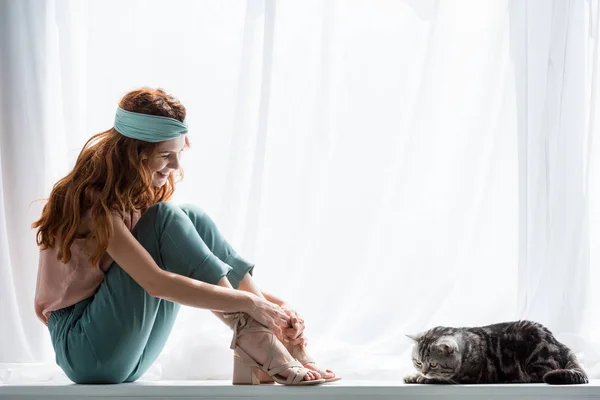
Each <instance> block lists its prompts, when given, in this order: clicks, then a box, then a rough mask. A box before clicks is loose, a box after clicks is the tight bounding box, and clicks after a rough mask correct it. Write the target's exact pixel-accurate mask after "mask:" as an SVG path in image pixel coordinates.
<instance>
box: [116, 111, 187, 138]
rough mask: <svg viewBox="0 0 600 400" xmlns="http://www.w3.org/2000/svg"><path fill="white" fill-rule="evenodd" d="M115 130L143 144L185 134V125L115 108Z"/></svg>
mask: <svg viewBox="0 0 600 400" xmlns="http://www.w3.org/2000/svg"><path fill="white" fill-rule="evenodd" d="M115 129H116V130H117V132H119V133H120V134H121V135H123V136H127V137H129V138H132V139H138V140H141V141H143V142H151V143H156V142H164V141H165V140H170V139H175V138H176V137H178V136H179V135H184V134H186V133H187V131H188V129H187V123H186V122H185V121H184V122H181V121H178V120H176V119H174V118H168V117H160V116H158V115H149V114H140V113H134V112H131V111H127V110H123V109H122V108H121V107H118V108H117V114H116V115H115Z"/></svg>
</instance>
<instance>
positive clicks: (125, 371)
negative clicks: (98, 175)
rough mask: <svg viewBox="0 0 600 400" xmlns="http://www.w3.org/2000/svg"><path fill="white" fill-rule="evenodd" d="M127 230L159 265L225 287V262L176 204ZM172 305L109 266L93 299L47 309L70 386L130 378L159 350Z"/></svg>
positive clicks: (153, 209)
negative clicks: (51, 309) (129, 230)
mask: <svg viewBox="0 0 600 400" xmlns="http://www.w3.org/2000/svg"><path fill="white" fill-rule="evenodd" d="M132 233H133V235H134V236H135V237H136V239H137V240H138V241H139V242H140V243H141V244H142V246H144V248H145V249H146V250H147V251H148V252H149V253H150V255H152V257H153V258H154V260H155V261H156V263H157V264H158V265H159V266H160V267H161V268H163V269H165V270H168V271H172V272H174V273H178V274H181V275H185V276H189V277H191V278H194V279H197V280H201V281H204V282H207V283H211V284H220V285H224V286H230V285H229V282H228V281H227V279H225V277H226V276H227V274H228V273H229V272H230V271H231V270H232V267H230V266H228V265H227V264H225V263H223V262H222V261H221V260H219V258H218V257H216V256H215V255H214V254H212V252H211V251H210V249H209V248H208V247H207V246H206V244H205V243H204V242H203V241H202V239H201V237H200V236H199V235H198V233H197V231H196V228H195V227H194V225H193V224H192V223H191V221H190V219H189V218H188V216H187V215H186V214H185V213H184V212H183V211H182V210H181V209H180V208H179V207H177V206H174V205H171V204H169V203H158V204H155V205H153V206H152V207H150V208H149V209H148V210H147V211H146V212H145V213H144V215H143V216H142V217H141V218H140V220H139V221H138V223H137V225H136V227H135V228H134V230H133V231H132ZM178 308H179V306H178V305H176V304H174V303H172V302H169V301H166V300H162V299H159V298H155V297H152V296H150V295H149V294H148V293H147V292H146V291H145V290H144V289H143V288H142V287H141V286H139V285H138V284H137V282H135V281H134V280H133V279H132V278H131V277H130V276H129V275H128V274H127V273H126V272H125V271H124V270H123V269H121V268H120V267H119V266H118V265H116V264H113V266H112V267H111V268H110V269H109V271H108V272H107V273H106V275H105V277H104V280H103V281H102V284H101V285H100V287H99V289H98V291H97V293H96V294H95V295H94V296H93V297H91V298H89V299H86V300H84V301H82V302H80V303H78V304H76V305H75V306H73V307H72V309H71V310H69V311H68V312H69V313H70V314H69V315H68V316H65V315H64V313H65V312H66V311H64V310H59V311H58V312H53V313H52V314H51V317H50V321H49V327H50V331H51V335H52V339H53V344H54V346H55V350H56V353H57V363H58V364H59V365H60V366H61V367H62V368H63V370H64V371H65V373H66V374H67V376H69V378H71V379H72V380H73V381H75V382H77V383H120V382H125V381H131V380H134V379H136V378H137V377H139V376H140V375H141V374H143V373H144V372H145V370H146V369H147V368H148V367H149V366H150V365H151V364H152V362H153V361H154V360H155V359H156V357H157V356H158V354H159V353H160V351H161V350H162V348H163V346H164V343H165V342H166V340H167V337H168V335H169V333H170V331H171V328H172V327H173V323H174V321H175V317H176V315H177V311H178ZM61 314H62V315H61ZM150 338H152V340H150Z"/></svg>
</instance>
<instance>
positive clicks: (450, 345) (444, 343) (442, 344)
mask: <svg viewBox="0 0 600 400" xmlns="http://www.w3.org/2000/svg"><path fill="white" fill-rule="evenodd" d="M437 347H438V349H440V351H441V352H442V353H443V354H445V355H447V356H448V355H450V354H452V353H454V352H455V351H456V350H458V343H456V342H455V341H454V340H453V339H443V340H440V341H439V342H438V343H437Z"/></svg>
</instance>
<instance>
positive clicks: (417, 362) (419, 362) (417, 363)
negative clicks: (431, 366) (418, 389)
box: [413, 360, 421, 367]
mask: <svg viewBox="0 0 600 400" xmlns="http://www.w3.org/2000/svg"><path fill="white" fill-rule="evenodd" d="M413 361H414V362H415V364H416V365H417V367H420V366H421V361H418V360H413Z"/></svg>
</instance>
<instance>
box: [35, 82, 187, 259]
mask: <svg viewBox="0 0 600 400" xmlns="http://www.w3.org/2000/svg"><path fill="white" fill-rule="evenodd" d="M119 107H121V108H122V109H124V110H127V111H132V112H136V113H143V114H150V115H158V116H163V117H170V118H174V119H177V120H179V121H182V122H183V120H184V119H185V116H186V110H185V107H184V106H183V105H182V104H181V103H180V102H179V100H177V99H175V98H174V97H173V96H171V95H168V94H167V93H165V91H164V90H162V89H148V88H143V89H139V90H134V91H132V92H129V93H127V94H126V95H125V96H124V97H123V98H122V99H121V101H120V102H119ZM186 144H187V145H189V142H188V141H187V138H186ZM156 145H157V143H148V142H143V141H140V140H137V139H131V138H128V137H126V136H123V135H121V134H120V133H119V132H117V131H116V130H115V129H114V128H111V129H109V130H107V131H105V132H102V133H99V134H97V135H94V136H92V138H90V139H89V140H88V141H87V143H86V144H85V145H84V146H83V149H82V150H81V153H80V154H79V156H78V157H77V161H76V163H75V166H74V167H73V170H72V171H71V172H70V173H69V174H68V175H67V176H65V177H64V178H62V179H61V180H59V181H58V182H57V183H56V184H55V185H54V187H53V188H52V192H51V193H50V197H49V198H48V199H47V203H46V204H45V205H44V208H43V210H42V215H41V217H40V219H39V220H37V221H36V222H34V223H33V224H32V226H31V227H32V228H37V229H38V230H37V236H36V238H37V244H38V246H40V248H41V249H42V250H43V249H47V248H54V247H55V246H59V247H58V260H59V261H62V262H63V263H67V262H68V261H69V260H70V259H71V250H70V249H71V245H72V244H73V241H74V240H75V239H80V238H83V239H86V240H95V243H96V245H97V247H96V250H95V252H94V253H93V254H92V257H91V259H90V263H91V265H97V263H98V261H99V260H100V258H101V257H102V255H103V253H104V252H105V251H106V248H107V246H108V240H109V238H110V235H111V234H112V230H113V226H112V220H111V218H110V216H111V214H112V213H113V212H115V211H116V212H119V213H120V214H121V216H123V214H124V213H126V212H130V211H140V212H142V213H143V212H144V211H145V210H146V209H147V208H148V207H150V206H151V205H152V204H155V203H157V202H160V201H168V200H169V199H170V198H171V196H172V195H173V192H174V190H175V178H174V176H173V174H171V175H170V176H169V178H168V181H167V183H166V184H165V185H163V186H162V187H160V188H157V187H155V186H154V185H153V184H152V171H150V169H149V168H148V157H149V156H150V155H151V154H152V153H153V152H154V151H155V149H156ZM177 177H178V180H181V178H183V170H181V169H180V170H179V171H178V173H177ZM88 210H91V218H92V226H93V229H92V230H90V231H88V232H87V233H85V234H81V233H78V230H79V229H80V224H81V220H82V217H83V215H84V213H85V212H87V211H88Z"/></svg>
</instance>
